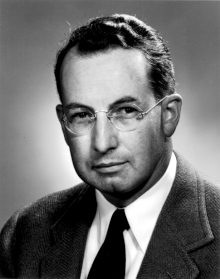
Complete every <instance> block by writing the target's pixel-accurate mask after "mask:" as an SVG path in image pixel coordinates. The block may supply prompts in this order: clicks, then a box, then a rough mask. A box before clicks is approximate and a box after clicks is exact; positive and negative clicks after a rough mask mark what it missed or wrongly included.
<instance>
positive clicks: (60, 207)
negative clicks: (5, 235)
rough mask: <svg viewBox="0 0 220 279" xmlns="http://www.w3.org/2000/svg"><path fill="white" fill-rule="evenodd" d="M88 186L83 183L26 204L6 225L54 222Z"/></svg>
mask: <svg viewBox="0 0 220 279" xmlns="http://www.w3.org/2000/svg"><path fill="white" fill-rule="evenodd" d="M88 187H89V186H87V185H85V184H84V183H81V184H79V185H76V186H74V187H72V188H69V189H66V190H62V191H59V192H56V193H53V194H50V195H47V196H45V197H43V198H41V199H39V200H37V201H36V202H34V203H31V204H30V205H27V206H24V207H23V208H21V209H19V210H18V211H16V212H15V213H14V214H13V216H12V217H11V218H10V219H9V221H8V222H7V223H6V225H5V227H6V228H7V227H8V226H9V227H14V226H15V224H17V223H18V222H19V224H20V223H22V222H25V223H26V225H27V224H29V225H31V224H37V223H39V222H40V223H41V224H42V222H43V223H44V222H47V223H50V224H53V222H55V221H56V219H57V218H59V216H62V214H63V213H64V212H65V211H66V210H67V209H68V208H69V207H70V205H71V204H72V203H73V202H74V201H75V200H76V199H78V198H79V197H80V196H81V195H83V193H84V192H85V191H86V189H87V188H88ZM5 227H4V228H5ZM4 228H3V231H4Z"/></svg>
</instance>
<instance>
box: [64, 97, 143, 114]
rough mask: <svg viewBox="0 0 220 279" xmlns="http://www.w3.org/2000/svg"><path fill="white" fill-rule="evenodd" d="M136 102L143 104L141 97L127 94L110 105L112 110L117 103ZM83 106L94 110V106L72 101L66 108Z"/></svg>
mask: <svg viewBox="0 0 220 279" xmlns="http://www.w3.org/2000/svg"><path fill="white" fill-rule="evenodd" d="M134 102H136V103H137V104H139V105H140V104H141V100H140V99H139V98H135V97H131V96H125V97H123V98H120V99H118V100H116V101H115V102H113V103H112V104H110V105H109V110H111V109H112V108H113V107H114V106H116V105H120V104H123V103H134ZM81 107H83V108H87V109H88V110H92V111H94V108H92V107H90V106H87V105H85V104H82V103H78V102H72V103H69V104H67V105H66V106H65V109H66V110H69V109H73V108H81Z"/></svg>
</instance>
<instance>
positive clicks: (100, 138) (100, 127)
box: [92, 110, 118, 153]
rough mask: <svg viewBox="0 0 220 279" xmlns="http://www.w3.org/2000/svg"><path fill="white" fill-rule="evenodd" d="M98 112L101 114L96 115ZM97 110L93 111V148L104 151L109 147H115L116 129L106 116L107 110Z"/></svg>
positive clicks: (116, 141) (116, 142)
mask: <svg viewBox="0 0 220 279" xmlns="http://www.w3.org/2000/svg"><path fill="white" fill-rule="evenodd" d="M98 112H102V114H100V115H98V114H97V113H98ZM98 112H95V113H96V122H95V124H94V127H93V131H92V133H93V135H92V137H93V138H92V143H93V149H94V150H96V151H98V152H100V153H106V152H107V151H108V150H110V149H115V148H117V145H118V139H117V129H116V128H115V126H114V125H113V123H112V122H111V120H110V119H109V117H108V116H107V111H104V110H102V111H98ZM104 113H105V115H104ZM109 122H110V123H109Z"/></svg>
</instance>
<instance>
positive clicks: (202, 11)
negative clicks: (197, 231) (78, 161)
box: [0, 0, 220, 227]
mask: <svg viewBox="0 0 220 279" xmlns="http://www.w3.org/2000/svg"><path fill="white" fill-rule="evenodd" d="M0 9H1V17H0V24H1V26H0V39H1V48H0V50H1V55H0V72H1V83H0V93H1V96H0V98H1V99H0V125H1V126H0V140H1V141H0V227H2V226H3V223H4V222H5V221H6V220H7V219H8V218H9V217H10V216H11V214H12V213H13V212H14V211H15V210H17V209H18V208H20V207H22V206H24V205H26V204H29V203H31V202H33V201H35V200H36V199H38V198H40V197H42V196H44V195H46V194H49V193H52V192H54V191H58V190H61V189H65V188H68V187H71V186H73V185H75V184H77V183H78V182H79V181H80V179H79V178H78V177H77V175H76V174H75V172H74V170H73V167H72V163H71V159H70V155H69V151H68V148H67V146H66V145H65V142H64V139H63V135H62V132H61V129H60V126H59V123H58V120H57V118H56V113H55V106H56V104H57V103H58V102H59V100H58V97H57V94H56V87H55V82H54V76H53V64H54V57H55V52H56V51H57V50H58V48H59V42H60V41H61V40H63V39H65V36H66V34H67V33H68V32H69V29H70V28H72V29H74V28H75V27H77V26H79V25H80V24H82V23H84V22H85V21H86V20H88V19H89V18H91V17H96V16H100V15H108V14H112V13H116V12H117V13H128V14H131V15H137V17H139V18H140V19H141V20H143V21H145V22H146V23H148V24H149V25H152V26H153V27H154V28H155V29H157V30H159V31H160V34H161V35H162V37H163V38H164V39H165V40H166V41H168V43H169V47H170V49H171V53H172V57H173V61H174V66H175V71H176V79H177V82H178V84H179V85H178V87H177V91H178V93H180V94H181V95H182V96H183V109H182V117H181V121H180V124H179V126H178V129H177V131H176V134H175V136H174V148H175V150H177V151H179V152H180V153H181V154H182V155H184V156H185V157H186V158H187V159H188V160H189V161H190V162H191V163H192V164H194V165H195V166H196V167H197V168H198V169H199V170H201V171H202V172H204V173H206V174H207V175H208V176H210V177H212V178H213V179H215V180H219V181H220V163H219V161H220V146H219V145H220V2H212V1H205V2H204V1H203V2H198V1H196V2H192V1H187V2H186V1H184V2H181V1H163V2H160V1H154V2H150V1H88V2H86V1H65V0H64V1H58V0H57V1H49V0H48V1H39V0H38V1H37V0H36V1H33V0H29V1H22V0H17V1H16V0H14V1H11V0H7V1H6V0H5V1H0Z"/></svg>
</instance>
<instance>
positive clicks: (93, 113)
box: [0, 15, 220, 279]
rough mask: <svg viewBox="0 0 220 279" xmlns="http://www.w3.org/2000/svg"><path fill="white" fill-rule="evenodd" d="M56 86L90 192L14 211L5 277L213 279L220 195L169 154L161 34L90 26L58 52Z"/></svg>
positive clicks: (171, 85)
mask: <svg viewBox="0 0 220 279" xmlns="http://www.w3.org/2000/svg"><path fill="white" fill-rule="evenodd" d="M55 77H56V83H57V89H58V93H59V96H60V100H61V103H62V104H61V105H58V106H57V115H58V118H59V120H60V123H61V126H62V130H63V134H64V137H65V140H66V143H67V144H68V146H69V148H70V152H71V156H72V161H73V165H74V167H75V170H76V172H77V173H78V175H79V176H80V177H81V179H82V180H83V181H84V182H85V183H82V184H81V185H78V186H76V187H73V188H72V189H68V190H65V191H62V192H59V193H55V194H52V195H50V196H48V197H45V198H43V199H41V200H40V201H38V202H36V203H34V204H32V205H30V206H28V207H26V208H24V209H22V210H20V211H18V212H17V213H15V215H14V216H13V217H12V218H11V219H10V220H9V221H8V223H7V224H6V226H5V227H4V229H3V231H2V235H1V255H0V259H1V262H0V266H1V267H0V275H1V276H2V277H11V278H13V277H23V278H38V277H39V278H41V277H42V278H77V279H79V278H80V279H85V278H89V279H91V278H96V279H97V278H112V279H113V278H126V279H133V278H181V279H182V278H219V277H220V253H219V252H220V233H219V228H220V210H219V208H220V190H219V188H218V187H217V185H214V184H213V183H212V182H210V181H209V180H207V179H206V178H205V177H203V176H202V175H201V174H199V173H198V172H197V171H195V170H194V168H193V167H192V166H191V165H189V164H188V163H187V162H186V161H185V160H184V159H183V158H182V157H180V156H179V155H178V154H176V153H174V152H173V148H172V141H171V136H172V135H173V133H174V131H175V129H176V126H177V124H178V121H179V118H180V110H181V103H182V101H181V97H180V95H178V94H177V93H176V92H175V78H174V69H173V64H172V61H171V58H170V53H169V51H168V49H167V47H166V45H165V44H164V42H163V40H162V38H161V37H160V36H159V35H158V33H157V32H156V31H155V30H154V29H152V28H151V27H150V26H147V25H145V24H144V23H143V22H141V21H139V20H138V19H137V18H135V17H132V16H128V15H113V16H110V17H101V18H97V19H94V20H92V21H90V22H89V23H88V24H86V25H85V26H82V27H80V28H78V29H77V30H75V31H73V33H72V34H71V36H70V38H69V40H68V41H67V43H66V44H65V46H64V47H63V48H62V49H61V50H60V52H59V53H58V55H57V61H56V65H55Z"/></svg>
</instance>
